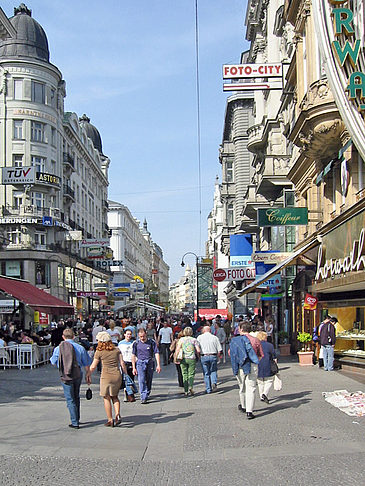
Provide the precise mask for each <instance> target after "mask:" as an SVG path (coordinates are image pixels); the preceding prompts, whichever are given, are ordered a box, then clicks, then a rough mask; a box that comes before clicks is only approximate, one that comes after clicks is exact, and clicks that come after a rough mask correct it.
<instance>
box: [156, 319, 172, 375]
mask: <svg viewBox="0 0 365 486" xmlns="http://www.w3.org/2000/svg"><path fill="white" fill-rule="evenodd" d="M171 343H172V329H171V327H169V325H168V322H167V321H164V322H163V327H161V329H160V330H159V332H158V345H159V348H160V352H161V354H162V358H163V365H164V366H167V365H168V363H169V355H170V346H171Z"/></svg>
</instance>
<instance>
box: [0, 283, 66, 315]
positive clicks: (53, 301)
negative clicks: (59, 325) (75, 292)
mask: <svg viewBox="0 0 365 486" xmlns="http://www.w3.org/2000/svg"><path fill="white" fill-rule="evenodd" d="M0 291H3V292H6V293H7V294H9V295H11V296H13V297H14V298H15V299H17V300H20V302H23V303H24V304H26V305H29V307H31V308H32V309H33V310H37V311H39V312H44V313H46V314H58V315H59V314H73V313H74V312H75V310H74V308H73V306H72V305H70V304H67V303H66V302H63V300H60V299H57V297H54V296H53V295H51V294H48V293H47V292H44V290H41V289H39V288H38V287H35V286H34V285H32V284H31V283H29V282H27V281H26V280H20V279H17V278H11V277H0Z"/></svg>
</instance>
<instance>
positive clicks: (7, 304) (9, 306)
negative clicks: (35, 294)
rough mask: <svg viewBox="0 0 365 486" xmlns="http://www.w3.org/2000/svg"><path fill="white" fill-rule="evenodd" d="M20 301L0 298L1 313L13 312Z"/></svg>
mask: <svg viewBox="0 0 365 486" xmlns="http://www.w3.org/2000/svg"><path fill="white" fill-rule="evenodd" d="M18 305H19V301H17V300H12V299H5V300H0V314H12V313H13V312H14V309H15V308H16V307H17V306H18Z"/></svg>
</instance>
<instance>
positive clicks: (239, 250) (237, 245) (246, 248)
mask: <svg viewBox="0 0 365 486" xmlns="http://www.w3.org/2000/svg"><path fill="white" fill-rule="evenodd" d="M251 255H252V235H251V234H245V235H231V236H230V237H229V265H230V266H231V267H246V266H252V260H251Z"/></svg>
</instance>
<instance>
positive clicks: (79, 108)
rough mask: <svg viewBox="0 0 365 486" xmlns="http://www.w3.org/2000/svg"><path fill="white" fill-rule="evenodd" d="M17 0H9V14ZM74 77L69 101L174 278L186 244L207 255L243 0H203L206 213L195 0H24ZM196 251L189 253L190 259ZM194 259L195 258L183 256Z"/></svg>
mask: <svg viewBox="0 0 365 486" xmlns="http://www.w3.org/2000/svg"><path fill="white" fill-rule="evenodd" d="M19 3H21V1H20V0H18V1H15V0H10V1H9V0H2V2H1V7H2V9H3V10H4V12H5V13H6V14H7V16H8V17H10V16H12V15H13V9H14V7H15V6H18V5H19ZM24 3H25V4H26V5H27V7H28V8H30V9H31V10H32V16H33V18H34V19H35V20H37V21H38V22H39V23H40V24H41V25H42V27H43V28H44V30H45V32H46V34H47V37H48V43H49V49H50V57H51V59H50V60H51V62H52V64H55V65H56V66H57V67H58V68H59V69H60V71H61V72H62V74H63V78H64V79H65V81H66V93H67V96H66V99H65V110H66V111H73V112H75V113H77V115H78V116H81V115H82V114H83V113H86V114H87V115H88V116H89V118H90V119H91V123H92V124H93V125H95V126H96V127H97V129H98V130H99V132H100V134H101V138H102V142H103V152H104V154H105V155H107V156H108V157H109V158H110V160H111V163H110V170H109V181H110V185H109V194H108V197H109V199H111V200H113V201H117V202H120V203H122V204H124V205H126V206H128V208H129V209H130V211H131V212H132V214H133V216H135V217H136V218H137V219H139V220H140V221H141V222H143V220H144V218H146V220H147V223H148V229H149V231H150V232H151V236H152V239H153V241H155V242H156V243H157V244H158V245H159V246H160V247H161V248H162V250H163V254H164V260H165V261H166V262H167V263H168V265H169V266H170V284H171V283H173V282H175V281H177V280H178V279H179V278H180V277H181V276H182V275H183V272H184V269H182V267H181V266H180V262H181V258H182V256H183V255H184V253H186V252H194V253H196V254H197V255H204V254H205V241H206V240H207V217H208V214H209V212H210V211H211V209H212V205H213V192H214V183H215V178H216V175H219V176H220V177H221V165H220V163H219V158H218V150H219V145H220V144H221V142H222V134H223V122H224V114H225V106H226V99H227V97H228V96H229V93H228V94H227V93H224V92H223V90H222V85H223V82H222V65H223V64H236V63H239V60H240V54H241V52H242V51H244V50H246V49H247V48H248V43H247V41H246V40H245V27H244V20H245V14H246V5H247V3H246V0H198V23H199V80H200V90H199V93H200V103H199V106H200V168H201V194H202V201H201V210H202V211H201V218H200V214H199V208H200V202H199V189H198V187H199V178H198V174H199V172H198V167H199V150H198V128H197V125H198V124H197V112H198V109H197V107H198V102H197V99H198V98H197V89H196V43H195V0H153V1H151V0H149V1H147V0H128V1H127V0H106V1H104V2H101V1H100V0H88V1H86V0H77V1H70V0H63V1H61V0H52V1H49V0H27V1H24ZM190 260H191V261H190ZM186 263H188V264H190V266H193V265H194V264H195V258H194V256H192V255H190V256H187V257H186Z"/></svg>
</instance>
